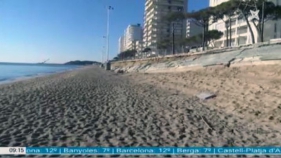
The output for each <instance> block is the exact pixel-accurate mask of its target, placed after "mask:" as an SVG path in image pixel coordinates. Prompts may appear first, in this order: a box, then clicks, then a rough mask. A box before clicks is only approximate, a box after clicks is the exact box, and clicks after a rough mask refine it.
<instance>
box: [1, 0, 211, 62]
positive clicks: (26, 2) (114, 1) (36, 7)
mask: <svg viewBox="0 0 281 158" xmlns="http://www.w3.org/2000/svg"><path fill="white" fill-rule="evenodd" d="M144 1H145V0H0V62H27V63H33V62H40V61H43V60H45V59H49V58H50V62H51V63H64V62H67V61H70V60H95V61H100V60H101V51H102V49H103V46H104V45H105V41H104V39H103V36H104V35H105V34H106V9H105V8H106V6H107V5H111V6H113V7H114V10H113V11H112V12H111V15H110V48H109V52H110V53H109V54H110V58H112V57H114V56H116V54H117V52H118V38H119V37H120V36H121V35H122V34H123V32H124V29H125V28H126V27H127V26H128V25H129V24H136V23H141V24H142V23H143V11H144ZM208 3H209V0H189V7H188V9H189V11H191V10H198V9H201V8H204V7H207V6H208Z"/></svg>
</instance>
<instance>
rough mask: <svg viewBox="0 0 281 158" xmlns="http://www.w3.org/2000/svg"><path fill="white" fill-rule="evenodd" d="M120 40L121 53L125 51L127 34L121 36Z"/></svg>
mask: <svg viewBox="0 0 281 158" xmlns="http://www.w3.org/2000/svg"><path fill="white" fill-rule="evenodd" d="M118 42H119V53H121V52H124V51H125V36H121V37H120V38H119V40H118Z"/></svg>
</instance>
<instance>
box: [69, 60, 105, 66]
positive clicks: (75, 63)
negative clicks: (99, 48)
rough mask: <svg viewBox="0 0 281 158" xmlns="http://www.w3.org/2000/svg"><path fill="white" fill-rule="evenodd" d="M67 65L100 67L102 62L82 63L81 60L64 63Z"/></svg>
mask: <svg viewBox="0 0 281 158" xmlns="http://www.w3.org/2000/svg"><path fill="white" fill-rule="evenodd" d="M64 64H65V65H93V64H94V65H99V64H101V63H100V62H97V61H80V60H75V61H69V62H67V63H64Z"/></svg>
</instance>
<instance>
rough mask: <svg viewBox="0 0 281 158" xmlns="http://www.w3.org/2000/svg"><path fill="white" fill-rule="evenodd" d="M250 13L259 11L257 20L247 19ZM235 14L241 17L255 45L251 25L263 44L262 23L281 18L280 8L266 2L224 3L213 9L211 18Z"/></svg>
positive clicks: (262, 0)
mask: <svg viewBox="0 0 281 158" xmlns="http://www.w3.org/2000/svg"><path fill="white" fill-rule="evenodd" d="M251 10H252V11H256V10H259V14H258V17H259V19H252V20H251V19H249V17H250V16H251V15H252V14H251ZM235 14H239V15H242V16H243V18H244V19H245V21H246V23H247V26H248V28H249V31H250V34H251V37H252V43H255V42H256V41H255V36H254V33H253V28H252V26H251V24H250V23H252V24H253V26H254V27H255V29H256V30H257V32H258V36H259V38H260V41H261V42H263V41H264V39H263V34H264V23H265V22H266V21H268V20H276V19H280V18H281V6H277V5H275V4H274V3H273V2H270V1H266V0H243V1H242V0H231V1H227V2H224V3H222V4H220V5H218V6H216V7H215V8H214V12H213V16H214V17H215V18H217V19H222V18H223V17H224V16H228V17H231V16H233V15H235Z"/></svg>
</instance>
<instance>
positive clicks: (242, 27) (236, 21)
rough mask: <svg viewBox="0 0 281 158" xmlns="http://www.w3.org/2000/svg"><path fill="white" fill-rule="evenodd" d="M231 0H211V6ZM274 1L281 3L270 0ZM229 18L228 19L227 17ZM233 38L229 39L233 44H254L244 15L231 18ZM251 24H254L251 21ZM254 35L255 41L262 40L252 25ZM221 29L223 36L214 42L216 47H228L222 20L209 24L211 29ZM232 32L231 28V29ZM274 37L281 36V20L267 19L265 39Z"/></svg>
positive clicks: (278, 3) (277, 0) (277, 2)
mask: <svg viewBox="0 0 281 158" xmlns="http://www.w3.org/2000/svg"><path fill="white" fill-rule="evenodd" d="M226 1H229V0H210V7H214V6H217V5H219V4H221V3H223V2H226ZM269 1H272V2H273V3H275V4H277V5H280V4H281V0H269ZM225 20H227V19H225ZM230 21H231V25H232V26H231V34H232V35H231V40H230V39H229V41H231V42H230V44H231V46H239V45H245V44H252V37H251V34H250V31H249V28H248V26H247V23H246V21H245V19H244V18H243V16H241V15H237V16H233V17H232V18H231V20H230ZM251 25H253V24H252V23H251ZM251 28H252V30H253V33H254V36H255V39H254V40H255V43H257V42H260V39H259V37H258V31H257V30H256V28H255V27H254V26H251ZM213 29H216V30H219V31H222V32H223V33H224V35H223V37H222V38H221V39H219V40H217V41H215V42H214V46H215V47H226V46H227V42H226V39H227V33H226V25H225V22H224V21H222V20H218V21H217V22H216V23H213V24H211V25H210V26H209V30H213ZM229 32H230V30H229ZM228 37H229V38H230V36H228ZM273 38H281V20H278V21H271V20H270V21H267V22H266V23H265V25H264V41H269V40H270V39H273Z"/></svg>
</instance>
